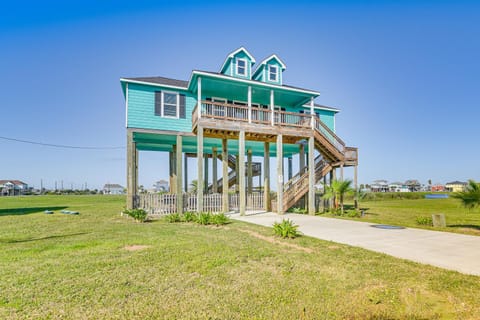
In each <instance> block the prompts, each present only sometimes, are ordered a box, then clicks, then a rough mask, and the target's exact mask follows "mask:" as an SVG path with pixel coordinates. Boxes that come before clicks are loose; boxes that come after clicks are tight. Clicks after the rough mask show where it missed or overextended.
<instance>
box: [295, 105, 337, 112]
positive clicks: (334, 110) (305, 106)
mask: <svg viewBox="0 0 480 320" xmlns="http://www.w3.org/2000/svg"><path fill="white" fill-rule="evenodd" d="M302 107H303V108H305V109H310V106H309V105H308V106H307V105H303V106H302ZM313 109H316V110H326V111H332V112H335V113H338V112H340V109H337V108H329V107H319V106H313Z"/></svg>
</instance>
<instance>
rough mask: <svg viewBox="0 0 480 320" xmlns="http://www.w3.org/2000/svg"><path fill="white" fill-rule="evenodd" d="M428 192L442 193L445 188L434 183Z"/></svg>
mask: <svg viewBox="0 0 480 320" xmlns="http://www.w3.org/2000/svg"><path fill="white" fill-rule="evenodd" d="M430 190H431V191H432V192H443V191H445V186H444V185H443V184H440V183H436V184H434V185H432V187H431V188H430Z"/></svg>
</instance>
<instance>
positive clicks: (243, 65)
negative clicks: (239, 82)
mask: <svg viewBox="0 0 480 320" xmlns="http://www.w3.org/2000/svg"><path fill="white" fill-rule="evenodd" d="M237 74H238V75H240V76H246V75H247V60H245V59H237Z"/></svg>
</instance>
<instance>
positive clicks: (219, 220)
mask: <svg viewBox="0 0 480 320" xmlns="http://www.w3.org/2000/svg"><path fill="white" fill-rule="evenodd" d="M210 220H211V221H210V222H211V223H212V224H214V225H216V226H220V225H224V224H227V223H230V219H229V218H228V217H227V216H226V215H225V214H224V213H218V214H213V215H212V216H211V219H210Z"/></svg>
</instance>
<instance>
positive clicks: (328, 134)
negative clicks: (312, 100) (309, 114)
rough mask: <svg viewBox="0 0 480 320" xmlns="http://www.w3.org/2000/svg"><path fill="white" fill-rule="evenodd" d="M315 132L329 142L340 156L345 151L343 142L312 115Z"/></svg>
mask: <svg viewBox="0 0 480 320" xmlns="http://www.w3.org/2000/svg"><path fill="white" fill-rule="evenodd" d="M314 123H315V130H316V131H317V132H318V133H320V134H321V135H322V136H323V137H325V138H326V139H327V140H328V141H330V142H331V143H332V144H333V146H334V147H335V148H336V149H337V150H338V151H340V152H341V153H342V154H343V152H344V150H345V142H343V140H342V139H340V137H338V136H337V135H336V134H335V132H333V131H332V130H331V129H330V128H329V127H328V126H327V125H326V124H325V123H323V121H322V120H320V118H319V117H318V116H317V115H314Z"/></svg>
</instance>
